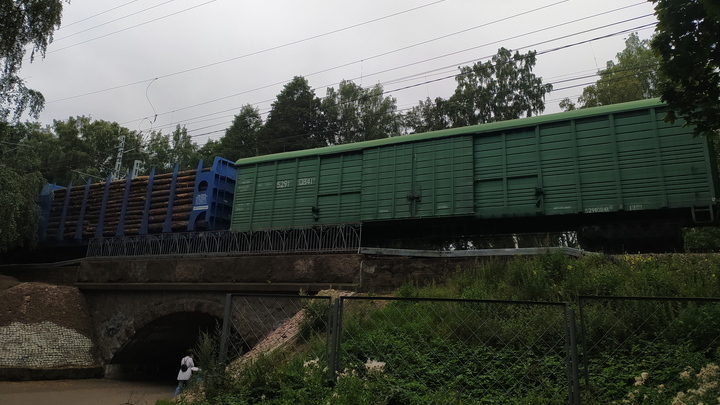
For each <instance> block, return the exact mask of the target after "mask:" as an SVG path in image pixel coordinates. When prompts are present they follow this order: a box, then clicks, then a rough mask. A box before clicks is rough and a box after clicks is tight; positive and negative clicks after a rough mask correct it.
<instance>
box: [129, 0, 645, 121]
mask: <svg viewBox="0 0 720 405" xmlns="http://www.w3.org/2000/svg"><path fill="white" fill-rule="evenodd" d="M564 1H566V0H563V1H561V2H557V3H553V4H551V5H549V6H554V5H557V4H560V3H563V2H564ZM639 4H644V3H636V4H633V5H630V6H624V7H620V8H616V9H613V10H610V11H605V12H602V13H597V14H594V15H591V16H587V17H583V18H578V19H575V20H572V21H568V22H565V23H561V24H556V25H553V26H550V27H546V28H542V29H538V30H535V31H531V32H528V33H524V34H520V35H515V36H512V37H508V38H504V39H500V40H497V41H493V42H488V43H484V44H482V45H478V46H474V47H471V48H466V49H463V50H461V51H457V52H452V53H448V54H445V55H441V56H437V57H433V58H429V59H425V60H421V61H416V62H413V63H410V64H406V65H402V66H396V67H394V68H390V69H386V70H383V71H380V72H375V73H371V74H368V75H363V76H365V77H368V76H375V75H378V74H382V73H387V72H391V71H394V70H398V69H403V68H407V67H411V66H415V65H419V64H421V63H426V62H429V61H433V60H437V59H441V58H446V57H448V56H452V55H456V54H461V53H464V52H469V51H472V50H476V49H479V48H482V47H486V46H489V45H492V44H497V43H501V42H505V41H509V40H512V39H517V38H521V37H524V36H529V35H534V34H537V33H540V32H542V31H547V30H550V29H554V28H558V27H562V26H565V25H569V24H573V23H576V22H580V21H583V20H587V19H589V18H594V17H598V16H601V15H605V14H608V13H612V12H616V11H620V10H623V9H626V8H629V7H634V6H637V5H639ZM549 6H544V7H540V8H537V9H534V10H531V11H537V10H540V9H543V8H546V7H549ZM524 14H527V12H523V13H519V14H515V15H513V16H510V17H506V18H503V19H499V20H494V21H492V22H489V23H486V24H481V25H478V26H475V27H472V28H469V29H465V30H461V31H457V32H455V33H452V34H448V35H445V36H441V37H437V38H435V39H433V40H430V41H424V42H420V43H417V44H414V45H411V46H408V47H404V48H400V49H396V50H394V51H390V52H385V53H382V54H378V55H375V56H371V57H368V58H363V60H369V59H374V58H377V57H380V56H385V55H388V54H391V53H394V52H399V51H402V50H405V49H409V48H412V47H414V46H417V45H420V44H426V43H429V42H432V41H434V40H437V39H441V38H447V37H449V36H452V35H456V34H459V33H463V32H467V31H469V30H472V29H476V28H479V27H483V26H487V25H490V24H494V23H497V22H501V21H505V20H507V19H509V18H513V17H517V16H521V15H524ZM651 15H652V14H646V15H643V16H640V17H635V18H631V19H627V20H624V21H620V22H616V23H612V24H607V25H604V26H601V27H596V28H593V29H588V30H585V31H581V32H579V33H575V34H570V35H566V36H565V37H569V36H572V35H577V34H580V33H586V32H590V31H593V30H598V29H602V28H607V27H610V26H613V25H618V24H622V23H625V22H629V21H633V20H637V19H640V18H645V17H648V16H651ZM565 37H558V38H555V39H554V40H558V39H562V38H565ZM550 41H552V40H549V41H545V42H550ZM545 42H541V43H538V45H539V44H542V43H545ZM531 46H534V45H530V46H526V47H523V48H528V47H531ZM487 57H490V56H486V57H485V58H487ZM479 59H483V58H479ZM357 62H359V60H358V61H354V62H351V63H346V64H343V65H339V66H335V67H332V68H328V69H323V70H320V71H316V72H313V73H310V74H306V75H303V77H310V76H313V75H317V74H320V73H325V72H328V71H331V70H334V69H339V68H342V67H346V66H349V65H353V64H356V63H357ZM470 62H472V61H470ZM470 62H468V61H465V62H462V63H455V64H453V65H452V66H445V67H443V68H439V69H448V68H449V67H452V68H453V71H454V70H455V69H456V68H457V66H458V65H465V64H468V63H470ZM439 69H433V70H431V71H425V72H422V73H417V74H415V75H414V76H416V77H417V76H426V75H427V74H430V73H433V72H435V71H437V70H439ZM357 79H358V77H355V78H352V79H349V80H351V81H354V80H357ZM393 82H396V81H393ZM285 83H287V80H283V81H280V82H276V83H272V84H267V85H264V86H261V87H257V88H253V89H251V90H245V91H242V92H239V93H235V94H231V95H228V96H224V97H220V98H216V99H213V100H209V101H205V102H202V103H197V104H193V105H190V106H187V107H182V108H176V109H173V110H172V113H174V112H177V111H182V110H187V109H191V108H196V107H200V106H203V105H207V104H211V103H214V102H217V101H221V100H226V99H229V98H233V97H237V96H240V95H244V94H248V93H252V92H255V91H259V90H263V89H267V88H272V87H276V86H279V85H282V84H285ZM391 83H392V82H391ZM337 84H338V83H331V84H328V85H325V86H324V87H328V86H334V85H337ZM387 84H390V83H387ZM322 87H323V86H320V87H319V88H322ZM316 89H317V88H316ZM270 101H272V100H270ZM253 104H257V103H253ZM170 113H171V112H164V113H160V114H158V116H163V115H166V114H170ZM134 121H136V120H132V121H128V122H125V123H123V124H127V123H130V122H134Z"/></svg>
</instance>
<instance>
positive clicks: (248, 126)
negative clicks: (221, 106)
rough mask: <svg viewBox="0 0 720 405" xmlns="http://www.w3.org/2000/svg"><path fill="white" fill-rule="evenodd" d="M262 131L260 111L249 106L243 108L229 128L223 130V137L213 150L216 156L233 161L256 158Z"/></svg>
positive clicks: (260, 147) (259, 148)
mask: <svg viewBox="0 0 720 405" xmlns="http://www.w3.org/2000/svg"><path fill="white" fill-rule="evenodd" d="M262 129H263V121H262V117H261V116H260V111H259V110H258V109H257V108H255V107H253V106H251V105H249V104H248V105H245V106H243V107H242V109H240V113H239V114H238V115H236V116H235V118H234V119H233V122H232V125H230V128H228V129H227V130H225V136H223V137H222V138H220V141H219V144H218V145H217V147H216V148H215V152H216V154H217V155H218V156H221V157H223V158H225V159H229V160H233V161H235V160H238V159H240V158H244V157H250V156H257V154H258V152H259V151H260V150H261V149H262V146H261V139H260V133H261V131H262Z"/></svg>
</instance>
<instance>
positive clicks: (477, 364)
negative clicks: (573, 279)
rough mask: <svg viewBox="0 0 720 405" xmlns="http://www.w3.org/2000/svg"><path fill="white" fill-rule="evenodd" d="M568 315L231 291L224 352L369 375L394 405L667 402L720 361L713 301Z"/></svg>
mask: <svg viewBox="0 0 720 405" xmlns="http://www.w3.org/2000/svg"><path fill="white" fill-rule="evenodd" d="M570 307H575V305H568V304H566V303H541V302H518V301H485V300H461V299H420V298H417V299H416V298H394V297H356V296H345V297H339V298H337V299H334V300H333V299H331V298H330V297H317V296H315V297H300V296H260V295H255V296H252V295H237V294H232V295H228V304H227V306H226V317H225V319H226V320H231V322H225V324H224V333H223V341H222V344H223V346H224V348H225V349H224V352H223V353H226V354H225V356H227V357H229V358H231V359H234V358H238V356H240V357H239V359H240V360H236V361H234V362H233V364H235V365H242V364H243V362H247V361H248V360H252V359H255V358H257V356H258V355H259V354H268V353H277V354H278V355H279V356H284V357H285V358H291V357H293V356H298V355H300V356H305V357H304V358H303V360H302V361H308V360H310V359H316V358H317V359H318V360H317V361H319V362H320V363H321V364H322V365H321V367H323V368H327V370H328V374H327V377H328V379H329V380H337V379H342V378H343V376H347V375H351V374H352V375H369V374H372V373H373V372H378V373H381V374H382V375H383V378H386V379H387V380H388V381H391V382H392V386H393V387H394V388H393V389H395V390H396V392H393V394H392V395H393V398H394V400H395V402H396V403H458V404H462V403H503V404H506V403H526V404H530V403H532V404H580V403H582V404H611V403H631V404H632V403H671V402H672V400H673V399H674V398H675V397H676V396H677V395H681V396H682V395H685V397H686V398H687V397H688V396H692V395H700V394H703V395H704V393H705V391H703V386H702V381H699V380H698V379H700V378H701V376H702V375H707V373H709V372H710V371H707V370H708V368H707V367H709V366H708V364H711V363H712V362H718V361H720V348H719V347H720V299H691V298H688V299H684V298H619V297H580V298H579V300H578V302H577V308H578V309H579V317H578V319H577V322H576V320H575V312H574V311H573V310H572V309H570ZM576 324H577V325H578V326H579V328H578V333H577V336H576V333H575V325H576ZM308 347H312V349H310V350H308ZM278 349H280V350H278ZM715 372H720V370H715ZM702 378H704V377H702ZM719 378H720V377H719ZM698 381H699V382H698ZM698 384H700V385H698ZM707 392H708V393H707V395H711V394H710V391H709V390H707ZM678 393H680V394H678ZM697 393H700V394H697ZM441 398H442V401H440V400H439V399H441ZM643 398H644V399H643ZM698 398H700V397H698ZM643 400H644V401H645V402H643ZM653 400H654V401H656V402H652V401H653ZM678 403H679V402H678ZM683 403H684V402H683ZM690 403H697V401H696V402H690Z"/></svg>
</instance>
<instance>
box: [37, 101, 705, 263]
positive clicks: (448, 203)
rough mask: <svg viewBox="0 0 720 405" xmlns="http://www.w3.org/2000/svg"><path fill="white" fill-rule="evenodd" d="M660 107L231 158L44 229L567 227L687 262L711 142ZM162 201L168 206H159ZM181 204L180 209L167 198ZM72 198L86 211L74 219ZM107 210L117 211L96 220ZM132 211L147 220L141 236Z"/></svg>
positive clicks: (378, 238)
mask: <svg viewBox="0 0 720 405" xmlns="http://www.w3.org/2000/svg"><path fill="white" fill-rule="evenodd" d="M665 109H666V106H665V105H663V104H661V103H660V102H659V101H658V100H644V101H637V102H631V103H624V104H616V105H611V106H604V107H597V108H591V109H584V110H577V111H570V112H564V113H557V114H549V115H545V116H537V117H530V118H523V119H517V120H511V121H504V122H496V123H489V124H482V125H476V126H470V127H464V128H456V129H448V130H442V131H435V132H429V133H422V134H413V135H405V136H399V137H391V138H386V139H380V140H373V141H366V142H358V143H353V144H346V145H338V146H329V147H323V148H317V149H310V150H302V151H294V152H286V153H279V154H274V155H267V156H257V157H252V158H245V159H240V160H238V161H237V162H234V164H230V162H227V161H225V163H224V164H223V165H221V166H220V168H218V169H216V168H215V165H213V168H212V169H210V170H207V172H208V173H213V174H212V175H211V177H213V178H215V177H216V174H215V173H216V172H215V171H216V170H218V171H220V172H222V173H220V174H218V175H217V178H218V179H222V180H221V181H220V183H222V186H216V185H215V183H216V182H214V181H207V180H205V183H203V180H200V175H201V173H203V170H202V169H201V168H198V170H197V171H196V174H195V176H197V177H195V178H194V179H191V178H190V177H192V176H191V175H188V176H185V175H184V174H179V173H177V172H176V173H175V174H173V176H178V178H179V177H183V176H184V177H187V180H188V183H187V184H186V185H184V186H181V188H182V189H183V190H184V191H183V192H182V193H178V192H177V191H175V192H174V194H173V192H172V191H168V192H166V191H162V192H161V191H157V192H156V187H158V186H159V185H160V182H159V181H158V180H157V177H156V182H155V183H153V182H152V181H151V180H149V179H146V178H142V179H136V180H135V179H134V180H127V181H126V183H125V186H122V185H120V183H119V182H108V183H105V184H104V185H92V186H91V185H87V186H85V189H84V191H83V190H74V189H73V191H67V192H66V193H65V194H64V195H63V194H62V193H58V192H56V193H55V198H54V207H55V208H53V209H50V210H49V211H48V215H49V216H48V218H55V219H49V220H48V222H47V225H48V226H47V228H46V229H44V230H43V232H44V235H45V239H46V240H48V239H52V238H54V239H55V240H59V239H62V238H67V237H73V238H76V239H86V238H89V237H100V236H108V235H115V236H121V235H130V234H137V235H142V234H152V233H154V232H161V233H162V232H179V231H196V230H198V229H201V230H211V231H212V230H220V229H229V230H230V231H231V233H233V234H252V233H254V232H258V231H261V230H297V229H318V228H323V229H330V228H333V227H346V226H353V227H357V228H359V229H361V235H362V242H361V243H362V245H363V246H393V247H395V246H402V245H403V243H404V242H406V241H409V240H413V239H418V238H419V239H433V238H435V239H437V240H447V239H451V238H458V237H463V238H472V237H474V236H478V235H493V234H509V233H526V232H561V231H569V230H572V231H576V232H577V235H578V239H579V240H580V242H581V244H582V245H583V247H585V248H587V249H589V250H604V251H612V252H615V251H628V252H637V251H646V252H647V251H681V250H682V237H681V229H682V228H683V227H693V226H703V225H714V224H716V223H717V211H718V206H717V196H718V184H719V182H718V173H717V165H716V156H715V152H714V150H713V148H712V144H711V143H710V141H709V140H708V139H706V138H703V137H699V138H695V137H693V136H692V129H691V128H688V127H684V126H683V125H682V123H676V124H675V125H670V124H668V123H666V122H664V121H663V117H664V111H665ZM218 161H220V162H222V161H223V160H222V159H220V160H216V162H218ZM151 178H152V176H150V179H151ZM174 181H175V180H170V181H166V180H165V179H163V181H162V184H175V183H173V182H174ZM134 182H137V183H138V188H137V189H138V191H137V193H136V194H135V195H136V196H137V197H135V199H134V198H133V197H132V195H133V194H132V192H131V191H130V190H132V189H133V187H135V186H133V184H134ZM147 182H149V183H147ZM111 183H112V184H111ZM115 183H118V184H117V185H114V184H115ZM200 183H203V184H204V186H200ZM191 185H192V187H191ZM93 187H95V188H97V189H98V190H100V189H103V190H104V193H103V198H102V199H100V198H98V197H94V198H92V199H91V198H88V196H89V195H92V190H93ZM103 187H104V188H103ZM176 187H177V186H176ZM203 187H204V188H203ZM201 188H203V190H208V189H209V190H210V195H213V194H218V192H219V193H220V194H221V197H219V198H217V199H215V198H214V197H213V198H210V197H208V194H207V192H205V194H204V195H203V192H202V191H200V189H201ZM68 190H70V188H68ZM113 190H115V191H113ZM176 190H177V188H176ZM83 192H84V195H82V196H81V194H82V193H83ZM155 194H158V195H162V196H163V197H162V200H161V201H160V200H159V201H158V202H157V204H156V203H154V202H152V201H151V197H153V196H154V195H155ZM179 194H182V195H183V196H184V197H185V200H183V202H177V201H174V200H173V199H172V198H179V197H178V195H179ZM233 194H234V195H233ZM73 195H74V196H76V197H72V196H73ZM170 195H174V196H175V197H172V198H171V197H169V196H170ZM68 196H69V197H68ZM90 200H92V201H90ZM210 200H212V202H209V201H210ZM58 201H62V204H63V205H62V206H63V207H66V208H62V209H60V208H59V207H60V203H59V202H58ZM69 201H78V202H81V203H76V204H75V205H74V206H73V207H74V208H73V209H74V212H73V213H72V214H70V212H69V207H70V203H69ZM85 201H87V204H86V202H85ZM120 201H122V202H120ZM204 201H208V204H205V203H204ZM219 201H222V203H218V202H219ZM213 204H215V205H213ZM131 205H132V206H133V207H134V208H133V209H130V206H131ZM206 205H207V207H205V206H206ZM83 206H84V207H85V208H83ZM110 206H115V207H116V209H115V210H114V211H113V212H115V211H120V212H118V213H117V214H113V215H115V217H114V218H113V219H105V220H104V222H103V221H101V220H99V219H100V218H102V217H103V215H106V214H103V209H105V210H106V212H107V210H108V207H110ZM125 206H127V207H128V208H127V209H125V208H122V207H125ZM179 206H182V207H183V209H184V210H185V211H182V210H181V211H178V210H177V209H176V208H177V207H179ZM103 207H105V208H103ZM198 207H200V208H198ZM213 207H214V208H213ZM83 210H84V212H85V217H84V218H83V215H82V212H83ZM124 210H125V211H126V212H125V211H124ZM196 211H198V212H197V214H201V215H200V216H198V215H194V216H193V214H196ZM123 212H125V213H124V214H123ZM130 212H132V213H133V215H135V216H141V218H139V219H138V218H137V217H135V219H134V220H133V221H134V222H132V223H133V224H136V225H133V226H130V225H129V223H130V222H129V221H130V220H129V218H130ZM50 213H54V215H55V216H54V217H52V216H51V215H50ZM58 213H60V214H58ZM58 215H61V216H63V215H64V218H59V217H58ZM123 215H124V217H123ZM156 216H158V218H155V217H156ZM150 218H155V219H157V220H159V221H160V220H161V221H160V222H162V226H161V224H160V222H157V223H155V224H154V225H151V224H150V222H149V221H150ZM84 221H85V222H84ZM88 221H89V222H88ZM173 221H175V222H173ZM63 224H65V225H63ZM60 235H63V236H60Z"/></svg>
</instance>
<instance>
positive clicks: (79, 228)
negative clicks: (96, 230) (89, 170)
mask: <svg viewBox="0 0 720 405" xmlns="http://www.w3.org/2000/svg"><path fill="white" fill-rule="evenodd" d="M89 196H90V179H88V181H87V184H85V192H84V194H83V200H82V205H81V206H80V216H79V217H78V221H77V225H75V240H82V238H83V223H84V222H85V212H87V204H88V197H89Z"/></svg>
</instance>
